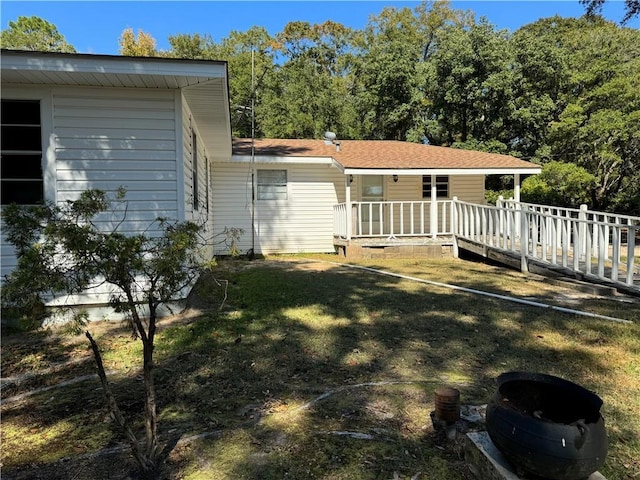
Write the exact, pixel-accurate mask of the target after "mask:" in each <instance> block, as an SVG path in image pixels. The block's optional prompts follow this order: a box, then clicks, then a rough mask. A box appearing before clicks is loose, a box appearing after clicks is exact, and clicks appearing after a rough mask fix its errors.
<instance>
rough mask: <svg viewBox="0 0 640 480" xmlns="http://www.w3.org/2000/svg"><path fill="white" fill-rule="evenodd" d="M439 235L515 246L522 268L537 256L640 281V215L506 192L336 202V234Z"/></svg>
mask: <svg viewBox="0 0 640 480" xmlns="http://www.w3.org/2000/svg"><path fill="white" fill-rule="evenodd" d="M439 235H443V236H444V235H447V236H453V237H454V238H462V239H467V240H470V241H474V242H476V243H480V244H482V245H485V246H488V247H492V248H496V249H500V250H503V251H507V252H513V253H515V254H517V255H519V256H520V259H521V268H522V270H523V271H526V270H527V269H528V260H536V261H538V262H542V263H547V264H549V265H555V266H560V267H564V268H568V269H571V270H573V271H575V272H578V273H582V274H584V275H586V276H591V277H597V278H598V279H601V280H605V281H610V282H613V283H616V284H622V285H626V286H631V287H633V288H634V289H640V279H638V276H640V261H639V260H638V259H637V258H636V257H637V256H638V254H637V253H636V248H637V246H638V248H640V217H632V216H628V215H616V214H611V213H604V212H595V211H591V210H588V209H587V208H586V206H584V207H582V208H580V209H570V208H561V207H554V206H547V205H535V204H529V203H521V202H516V201H513V200H506V201H505V200H502V199H501V200H500V201H499V202H498V205H496V206H491V205H479V204H474V203H468V202H462V201H459V200H457V199H455V198H454V200H444V201H438V202H435V203H432V202H418V201H416V202H413V201H404V202H401V201H397V202H353V203H351V208H350V209H349V208H348V207H347V204H345V203H341V204H339V205H336V206H334V236H336V237H339V238H343V239H346V240H350V239H352V238H376V237H377V238H389V239H393V238H399V237H411V236H414V237H418V236H419V237H431V238H434V239H435V238H437V237H438V236H439ZM456 245H457V243H456V242H454V251H456V248H457V247H456ZM634 281H635V285H634Z"/></svg>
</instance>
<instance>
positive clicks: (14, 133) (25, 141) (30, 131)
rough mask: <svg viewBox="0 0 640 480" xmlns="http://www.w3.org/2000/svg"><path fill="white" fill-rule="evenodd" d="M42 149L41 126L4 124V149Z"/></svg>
mask: <svg viewBox="0 0 640 480" xmlns="http://www.w3.org/2000/svg"><path fill="white" fill-rule="evenodd" d="M41 149H42V138H41V136H40V127H15V126H7V125H3V126H2V150H31V151H35V152H39V151H40V150H41Z"/></svg>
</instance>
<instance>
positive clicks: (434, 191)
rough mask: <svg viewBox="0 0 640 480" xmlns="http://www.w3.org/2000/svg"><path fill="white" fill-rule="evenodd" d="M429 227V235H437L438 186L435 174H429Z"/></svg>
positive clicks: (433, 236) (434, 236)
mask: <svg viewBox="0 0 640 480" xmlns="http://www.w3.org/2000/svg"><path fill="white" fill-rule="evenodd" d="M429 229H430V230H431V237H432V238H437V237H438V187H437V186H436V175H431V205H430V208H429Z"/></svg>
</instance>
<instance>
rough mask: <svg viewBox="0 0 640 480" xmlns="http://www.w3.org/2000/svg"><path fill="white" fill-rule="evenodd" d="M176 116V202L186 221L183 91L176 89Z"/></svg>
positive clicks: (182, 217)
mask: <svg viewBox="0 0 640 480" xmlns="http://www.w3.org/2000/svg"><path fill="white" fill-rule="evenodd" d="M173 98H174V105H175V106H174V118H175V122H176V123H175V124H176V128H175V129H174V134H175V139H176V182H177V183H176V202H177V208H178V221H180V222H184V221H185V220H186V219H187V210H186V205H187V194H186V192H185V189H184V182H185V178H184V175H185V172H184V153H185V152H184V142H183V141H182V129H183V125H182V102H183V101H184V100H183V98H182V92H181V91H180V90H176V91H175V94H174V97H173Z"/></svg>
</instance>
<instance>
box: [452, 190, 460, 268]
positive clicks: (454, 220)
mask: <svg viewBox="0 0 640 480" xmlns="http://www.w3.org/2000/svg"><path fill="white" fill-rule="evenodd" d="M451 232H452V233H453V258H459V257H460V250H459V248H458V197H453V201H452V202H451Z"/></svg>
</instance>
